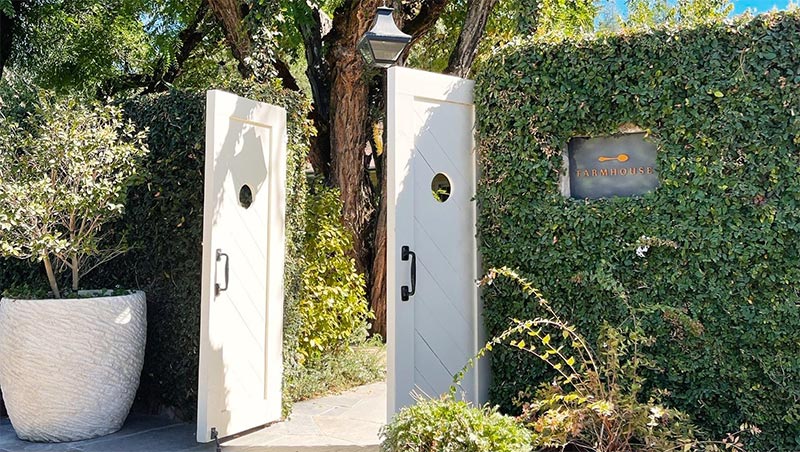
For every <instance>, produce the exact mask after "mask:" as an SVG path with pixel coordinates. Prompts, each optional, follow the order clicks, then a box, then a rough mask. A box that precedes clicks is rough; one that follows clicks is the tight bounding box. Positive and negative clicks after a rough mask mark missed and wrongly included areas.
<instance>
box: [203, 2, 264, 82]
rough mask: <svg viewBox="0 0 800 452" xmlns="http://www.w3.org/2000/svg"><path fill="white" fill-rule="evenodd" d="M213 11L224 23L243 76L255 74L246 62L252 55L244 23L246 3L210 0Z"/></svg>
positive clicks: (227, 38)
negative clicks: (243, 11)
mask: <svg viewBox="0 0 800 452" xmlns="http://www.w3.org/2000/svg"><path fill="white" fill-rule="evenodd" d="M208 4H209V6H210V7H211V11H213V12H214V16H215V17H216V18H217V20H218V21H219V22H220V24H221V25H222V31H223V33H224V35H225V41H226V42H227V43H228V47H229V48H230V49H231V53H232V54H233V57H234V58H236V61H238V63H239V65H238V67H237V68H238V70H239V73H240V74H241V75H242V77H243V78H250V77H251V76H253V69H252V68H251V67H250V66H249V65H248V64H247V63H246V61H245V60H246V59H247V57H249V56H250V48H251V43H250V35H249V34H247V30H245V26H244V23H243V20H244V14H243V13H242V10H243V7H244V3H240V2H239V0H209V2H208Z"/></svg>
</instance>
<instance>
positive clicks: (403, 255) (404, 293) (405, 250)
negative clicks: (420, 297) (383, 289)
mask: <svg viewBox="0 0 800 452" xmlns="http://www.w3.org/2000/svg"><path fill="white" fill-rule="evenodd" d="M409 257H411V290H408V286H402V287H400V299H401V300H403V301H408V298H409V297H411V296H413V295H414V294H415V293H416V292H417V255H416V253H414V252H413V251H411V249H410V248H409V247H408V246H405V245H403V247H402V248H400V260H402V261H407V260H408V258H409Z"/></svg>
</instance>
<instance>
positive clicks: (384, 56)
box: [358, 6, 411, 68]
mask: <svg viewBox="0 0 800 452" xmlns="http://www.w3.org/2000/svg"><path fill="white" fill-rule="evenodd" d="M393 11H394V9H393V8H389V7H388V6H381V7H378V13H377V15H376V16H375V23H373V24H372V29H370V30H369V31H368V32H366V33H365V34H364V36H363V37H362V38H361V41H360V42H359V43H358V48H359V50H360V51H361V55H362V56H363V57H364V59H365V60H366V61H367V64H370V65H372V66H375V67H379V68H388V67H390V66H392V65H393V64H395V63H396V62H397V60H398V58H400V54H401V53H403V50H404V49H405V48H406V45H407V44H408V43H409V42H411V36H409V35H407V34H405V33H403V32H402V31H400V29H399V28H397V25H396V24H395V23H394V19H393V18H392V12H393Z"/></svg>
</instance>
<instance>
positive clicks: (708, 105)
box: [476, 9, 800, 450]
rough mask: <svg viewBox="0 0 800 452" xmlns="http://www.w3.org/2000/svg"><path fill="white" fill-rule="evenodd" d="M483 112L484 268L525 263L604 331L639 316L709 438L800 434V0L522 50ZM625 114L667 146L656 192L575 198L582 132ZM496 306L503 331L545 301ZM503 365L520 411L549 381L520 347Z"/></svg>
mask: <svg viewBox="0 0 800 452" xmlns="http://www.w3.org/2000/svg"><path fill="white" fill-rule="evenodd" d="M476 106H477V111H478V137H479V150H480V161H481V165H482V175H481V180H480V183H479V188H478V194H477V202H478V206H479V209H480V215H479V235H480V246H481V252H482V255H483V265H484V268H490V267H494V266H502V265H507V266H511V267H516V268H518V269H520V271H521V272H523V273H524V274H525V275H526V276H527V277H528V278H529V279H530V280H531V281H533V282H534V284H535V285H536V286H538V287H539V288H540V289H541V290H542V291H543V292H544V294H545V296H546V297H547V298H548V299H550V300H551V301H552V302H553V304H554V305H555V306H556V309H557V310H558V311H559V312H562V313H564V314H565V317H567V318H569V319H570V320H571V321H572V322H574V323H576V324H577V325H578V326H579V328H580V329H581V331H583V332H586V333H587V334H590V335H594V337H596V333H597V332H598V330H599V327H600V326H601V325H602V323H603V322H605V321H607V322H611V323H612V324H620V323H624V322H626V321H627V319H629V316H630V315H631V311H633V312H634V313H635V315H637V317H638V318H639V319H640V320H641V321H642V322H643V325H644V326H645V328H646V329H647V331H648V332H649V333H650V334H652V335H653V336H654V337H656V343H655V345H654V346H653V347H651V348H649V349H648V350H647V354H648V355H649V357H650V358H652V359H653V361H654V363H655V364H656V365H655V368H654V369H652V370H651V371H650V372H649V374H648V378H649V380H648V384H649V385H650V387H651V388H650V389H651V390H652V389H653V388H663V389H667V390H668V391H670V395H669V397H668V401H669V402H670V403H671V404H672V405H673V406H675V407H677V408H680V409H682V410H685V411H687V412H689V413H691V414H692V415H693V416H694V418H695V421H696V422H697V423H698V424H699V425H700V426H701V427H702V428H704V429H706V430H707V431H708V432H709V433H710V434H711V436H714V437H720V436H721V435H722V434H723V433H724V432H727V431H735V430H737V427H738V426H739V425H740V424H741V423H742V422H745V421H747V422H750V423H754V424H756V425H758V426H759V427H761V428H762V429H763V431H764V433H763V434H762V435H760V437H759V438H758V444H755V445H754V446H753V450H769V449H774V450H796V449H798V448H800V403H798V401H800V11H798V10H797V9H794V10H792V11H789V12H784V13H773V14H768V15H763V16H757V17H755V18H747V19H742V20H738V21H735V22H734V23H727V24H722V23H720V24H708V25H704V26H701V27H698V28H691V29H659V30H655V31H649V32H644V33H637V34H622V35H613V36H603V37H596V38H591V39H586V40H581V41H577V42H575V41H565V42H524V43H518V44H515V45H511V46H509V47H507V48H505V49H503V50H501V51H499V52H498V53H497V54H496V55H494V56H493V57H492V58H491V59H490V60H489V61H488V62H487V63H486V64H485V66H484V67H483V68H482V70H481V72H480V73H479V74H478V77H477V87H476ZM625 124H633V125H636V126H638V127H640V128H642V129H644V130H646V131H647V132H648V134H649V139H650V140H652V141H654V142H655V143H656V144H657V146H658V157H657V162H658V167H659V169H658V170H659V173H660V181H661V186H660V188H658V189H657V190H655V191H654V192H652V193H649V194H647V195H645V196H642V197H640V198H613V199H604V200H594V201H584V200H571V199H566V198H564V197H563V196H562V195H561V193H560V189H559V178H560V175H561V174H562V172H563V168H562V153H563V152H564V151H565V148H566V144H567V141H568V140H569V139H570V138H571V137H573V136H578V135H583V136H586V135H589V136H600V135H610V134H614V133H616V132H617V131H618V130H619V127H620V126H621V125H625ZM672 242H674V244H676V245H677V248H674V247H672V246H664V245H665V244H670V245H671V244H672ZM644 244H649V245H650V248H649V251H647V253H646V255H645V257H638V256H637V255H636V252H635V250H636V248H637V247H638V246H640V245H644ZM620 285H621V286H620ZM619 290H624V291H626V292H627V295H628V304H629V305H630V306H629V307H626V306H625V305H624V303H621V302H620V301H619V297H618V296H617V295H616V294H615V292H618V291H619ZM485 305H486V310H485V316H486V324H487V328H488V331H489V335H494V334H497V333H499V332H501V331H503V330H504V329H505V328H507V327H508V325H509V320H510V318H512V317H513V318H533V317H535V316H536V315H537V314H540V313H537V305H536V303H535V301H533V300H529V299H525V298H523V297H522V296H521V294H519V293H518V291H516V290H514V288H513V287H512V286H510V285H507V284H497V285H496V286H492V287H490V288H487V289H486V290H485ZM492 370H493V383H492V387H491V390H490V392H491V394H490V395H491V398H492V401H493V402H495V403H499V404H501V405H503V407H504V409H506V410H511V411H513V410H514V409H515V408H514V406H513V405H512V403H511V401H512V398H513V397H514V396H516V395H517V392H518V391H520V390H524V389H526V387H529V386H535V385H537V384H538V383H539V382H541V381H547V378H548V373H547V371H546V370H545V369H544V368H543V367H542V366H541V365H539V364H538V363H537V362H535V361H534V359H531V358H529V357H526V356H525V354H522V353H519V352H515V351H513V350H510V349H499V350H498V349H496V350H495V353H494V355H493V358H492Z"/></svg>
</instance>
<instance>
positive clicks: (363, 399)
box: [223, 382, 386, 452]
mask: <svg viewBox="0 0 800 452" xmlns="http://www.w3.org/2000/svg"><path fill="white" fill-rule="evenodd" d="M385 423H386V383H383V382H381V383H374V384H371V385H366V386H361V387H358V388H355V389H352V390H350V391H347V392H345V393H342V394H340V395H335V396H328V397H323V398H320V399H314V400H306V401H303V402H298V403H296V404H295V406H294V410H293V411H292V415H291V417H290V418H289V420H288V421H285V422H280V423H277V424H275V425H272V426H270V427H267V428H265V429H263V430H260V431H257V432H255V433H251V434H249V435H246V436H243V437H241V438H236V439H234V440H231V441H227V442H225V443H224V444H223V450H225V451H227V450H229V448H231V447H235V448H236V449H237V450H242V451H247V452H251V451H252V452H255V451H265V452H305V451H308V452H312V451H313V452H351V451H352V452H356V451H364V452H366V451H370V452H372V451H378V450H379V447H378V444H379V439H378V432H379V431H380V428H381V426H383V424H385ZM240 448H241V449H240Z"/></svg>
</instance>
